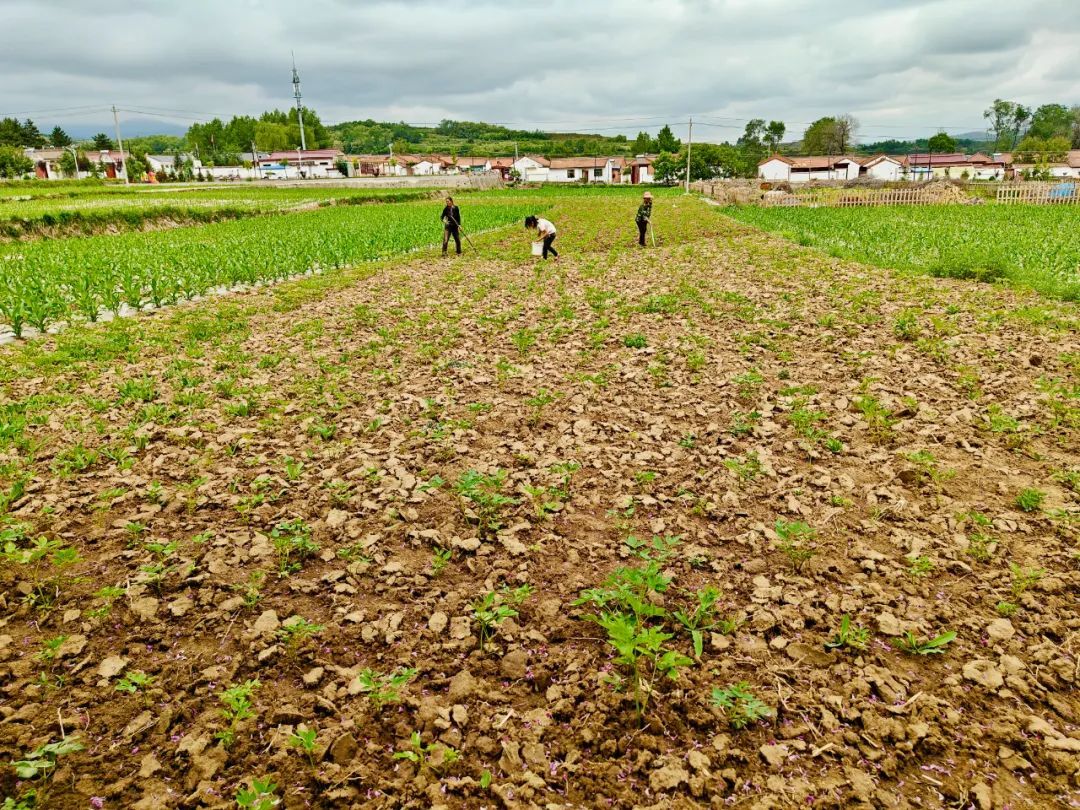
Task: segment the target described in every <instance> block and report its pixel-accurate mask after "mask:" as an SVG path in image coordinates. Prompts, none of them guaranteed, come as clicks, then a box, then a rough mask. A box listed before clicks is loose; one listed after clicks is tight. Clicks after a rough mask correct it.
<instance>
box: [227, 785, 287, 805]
mask: <svg viewBox="0 0 1080 810" xmlns="http://www.w3.org/2000/svg"><path fill="white" fill-rule="evenodd" d="M276 791H277V785H275V784H274V783H273V782H271V781H270V780H269V779H253V780H252V782H251V785H250V786H249V787H245V788H240V790H238V791H237V792H236V797H235V798H236V806H237V808H239V810H274V808H275V807H277V806H278V805H279V804H281V799H279V798H278V797H277V796H276V795H275V792H276Z"/></svg>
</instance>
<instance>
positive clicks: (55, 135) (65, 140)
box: [49, 127, 71, 148]
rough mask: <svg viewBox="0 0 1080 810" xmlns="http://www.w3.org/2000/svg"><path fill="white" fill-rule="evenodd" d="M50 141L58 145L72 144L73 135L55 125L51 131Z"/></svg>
mask: <svg viewBox="0 0 1080 810" xmlns="http://www.w3.org/2000/svg"><path fill="white" fill-rule="evenodd" d="M49 143H51V144H52V145H53V146H57V147H61V148H62V147H65V146H71V136H70V135H68V134H67V133H66V132H64V130H62V129H61V128H60V127H53V128H52V132H50V133H49Z"/></svg>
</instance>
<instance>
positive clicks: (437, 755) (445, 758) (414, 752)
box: [394, 731, 459, 771]
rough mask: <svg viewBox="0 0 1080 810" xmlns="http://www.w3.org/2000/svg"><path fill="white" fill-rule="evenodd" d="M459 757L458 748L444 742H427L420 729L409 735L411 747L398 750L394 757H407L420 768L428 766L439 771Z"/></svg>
mask: <svg viewBox="0 0 1080 810" xmlns="http://www.w3.org/2000/svg"><path fill="white" fill-rule="evenodd" d="M458 757H459V754H458V751H457V749H456V748H451V747H450V746H449V745H443V744H442V743H431V744H425V743H424V742H423V739H422V738H421V736H420V732H419V731H414V732H413V733H412V736H411V737H409V747H408V748H406V749H405V750H404V751H396V752H395V753H394V759H406V760H408V761H409V762H412V763H414V764H415V765H416V766H417V768H418V769H422V768H424V766H427V767H429V768H431V770H433V771H439V770H440V769H442V768H443V767H446V766H448V765H453V764H454V763H455V762H457V760H458Z"/></svg>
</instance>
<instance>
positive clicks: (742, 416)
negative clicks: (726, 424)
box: [728, 411, 761, 436]
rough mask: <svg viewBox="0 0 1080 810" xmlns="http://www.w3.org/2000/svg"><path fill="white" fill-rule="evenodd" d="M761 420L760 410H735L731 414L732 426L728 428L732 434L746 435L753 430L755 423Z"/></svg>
mask: <svg viewBox="0 0 1080 810" xmlns="http://www.w3.org/2000/svg"><path fill="white" fill-rule="evenodd" d="M759 421H761V414H760V413H759V412H758V411H750V412H749V413H743V412H742V411H735V412H734V413H733V414H731V427H730V428H729V429H728V430H729V432H730V433H731V435H732V436H746V435H748V434H750V433H752V432H753V430H754V425H756V424H757V423H758V422H759Z"/></svg>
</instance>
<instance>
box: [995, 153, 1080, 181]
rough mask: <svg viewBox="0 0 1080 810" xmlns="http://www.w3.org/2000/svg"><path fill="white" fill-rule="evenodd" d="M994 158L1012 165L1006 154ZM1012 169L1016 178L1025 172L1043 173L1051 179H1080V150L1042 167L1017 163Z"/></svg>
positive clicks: (1010, 158)
mask: <svg viewBox="0 0 1080 810" xmlns="http://www.w3.org/2000/svg"><path fill="white" fill-rule="evenodd" d="M994 157H995V158H996V159H998V160H1001V161H1002V162H1003V163H1012V158H1013V156H1012V155H1011V154H1009V153H1008V152H1005V153H1001V154H995V155H994ZM1014 168H1015V169H1016V174H1017V175H1018V176H1023V175H1024V173H1025V172H1035V171H1039V172H1042V171H1045V172H1047V173H1048V174H1049V175H1050V176H1051V177H1062V178H1080V149H1072V150H1070V151H1069V152H1067V153H1066V154H1065V159H1064V160H1057V161H1052V162H1050V163H1045V164H1042V165H1037V164H1035V163H1017V164H1015V166H1014Z"/></svg>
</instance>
